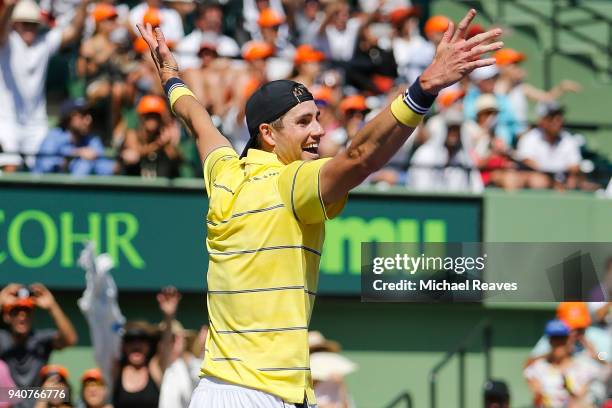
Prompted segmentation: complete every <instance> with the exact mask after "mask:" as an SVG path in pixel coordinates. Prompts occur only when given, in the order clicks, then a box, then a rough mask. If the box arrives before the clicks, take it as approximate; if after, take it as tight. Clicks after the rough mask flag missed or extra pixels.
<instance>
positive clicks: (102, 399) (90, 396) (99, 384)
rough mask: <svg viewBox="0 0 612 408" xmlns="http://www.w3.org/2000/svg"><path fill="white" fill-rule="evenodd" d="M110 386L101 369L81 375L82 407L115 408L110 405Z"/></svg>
mask: <svg viewBox="0 0 612 408" xmlns="http://www.w3.org/2000/svg"><path fill="white" fill-rule="evenodd" d="M108 399H109V395H108V385H107V384H106V381H105V380H104V376H103V375H102V371H100V369H99V368H90V369H88V370H85V371H84V372H83V374H82V375H81V404H82V405H81V407H82V408H113V406H112V405H111V404H109V403H108Z"/></svg>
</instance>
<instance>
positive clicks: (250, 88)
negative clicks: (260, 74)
mask: <svg viewBox="0 0 612 408" xmlns="http://www.w3.org/2000/svg"><path fill="white" fill-rule="evenodd" d="M261 85H262V83H261V81H260V80H259V79H257V78H251V79H249V80H248V82H247V83H246V85H245V86H244V89H243V97H244V99H245V100H246V99H249V98H250V97H251V95H253V94H254V93H255V91H256V90H257V88H259V87H260V86H261Z"/></svg>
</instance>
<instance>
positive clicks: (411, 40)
mask: <svg viewBox="0 0 612 408" xmlns="http://www.w3.org/2000/svg"><path fill="white" fill-rule="evenodd" d="M419 16H420V9H419V8H417V7H415V6H412V7H400V8H397V9H395V10H393V11H392V12H391V14H390V15H389V20H390V21H391V24H392V25H393V29H394V38H393V56H394V57H395V61H396V62H397V73H398V76H399V79H400V81H401V82H402V83H406V84H411V83H413V82H414V81H415V80H416V78H417V77H418V76H419V75H420V74H421V73H422V72H423V70H424V69H425V68H427V66H428V65H429V64H430V63H431V61H432V60H433V56H434V54H435V52H436V49H435V47H434V45H433V44H432V43H431V42H429V41H427V40H425V39H424V38H423V37H422V36H421V35H420V34H419Z"/></svg>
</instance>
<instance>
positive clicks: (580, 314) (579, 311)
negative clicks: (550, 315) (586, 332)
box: [557, 302, 591, 330]
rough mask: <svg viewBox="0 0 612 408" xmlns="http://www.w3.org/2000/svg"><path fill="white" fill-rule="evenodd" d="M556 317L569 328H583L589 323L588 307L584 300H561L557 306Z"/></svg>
mask: <svg viewBox="0 0 612 408" xmlns="http://www.w3.org/2000/svg"><path fill="white" fill-rule="evenodd" d="M557 318H558V319H559V320H563V322H564V323H565V324H567V325H568V326H569V328H570V329H572V330H576V329H584V328H586V327H588V326H589V325H590V324H591V315H590V314H589V308H588V307H587V304H586V303H584V302H561V303H559V306H558V307H557Z"/></svg>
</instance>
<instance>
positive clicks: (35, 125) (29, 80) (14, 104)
mask: <svg viewBox="0 0 612 408" xmlns="http://www.w3.org/2000/svg"><path fill="white" fill-rule="evenodd" d="M90 1H91V0H83V1H82V2H81V3H80V5H79V7H78V9H77V12H76V14H75V17H74V19H73V20H72V22H71V23H70V24H69V25H68V26H67V27H65V28H59V27H58V28H54V29H52V30H50V31H47V32H44V33H43V32H41V31H40V29H41V25H42V21H41V11H40V7H39V6H38V5H37V4H36V3H35V2H34V1H33V0H21V1H18V0H4V7H3V8H2V9H0V73H1V74H0V107H1V109H0V146H1V147H2V149H3V151H4V152H5V153H0V169H2V168H3V169H4V170H5V171H15V170H17V168H18V167H19V166H20V165H21V164H22V162H23V160H22V158H21V156H20V154H26V155H33V154H35V153H36V152H38V148H39V146H40V144H41V143H42V141H43V139H44V138H45V136H46V134H47V130H48V126H47V123H48V120H47V105H46V100H45V80H46V76H47V67H48V65H49V59H50V58H51V56H52V55H53V54H55V53H56V52H57V51H58V50H59V49H60V48H61V47H63V46H66V45H68V44H70V43H72V42H73V41H75V40H76V39H77V38H79V36H80V34H81V31H82V30H83V25H84V22H85V17H86V9H87V6H88V5H89V3H90ZM27 162H28V165H30V166H31V165H33V163H34V158H33V157H29V158H28V160H27Z"/></svg>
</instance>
